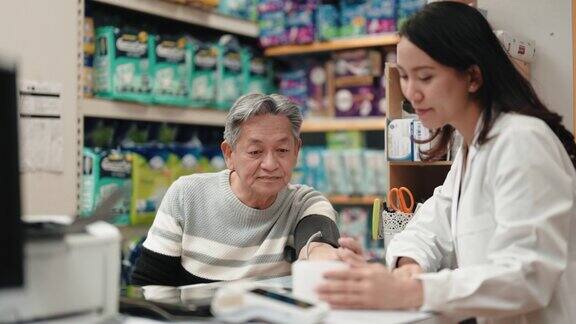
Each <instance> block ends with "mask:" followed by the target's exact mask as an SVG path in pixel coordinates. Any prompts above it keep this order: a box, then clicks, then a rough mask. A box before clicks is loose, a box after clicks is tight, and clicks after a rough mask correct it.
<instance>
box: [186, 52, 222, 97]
mask: <svg viewBox="0 0 576 324" xmlns="http://www.w3.org/2000/svg"><path fill="white" fill-rule="evenodd" d="M189 43H190V46H189V49H188V50H189V51H190V56H191V58H192V65H191V71H190V73H191V78H190V86H191V89H190V105H191V106H192V107H208V106H211V105H213V104H214V102H215V101H216V74H217V71H218V64H217V63H218V47H217V46H216V45H214V44H212V43H201V42H189Z"/></svg>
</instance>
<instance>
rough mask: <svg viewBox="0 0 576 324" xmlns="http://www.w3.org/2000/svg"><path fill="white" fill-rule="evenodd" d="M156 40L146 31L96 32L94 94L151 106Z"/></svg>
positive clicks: (106, 29) (105, 28) (101, 29)
mask: <svg viewBox="0 0 576 324" xmlns="http://www.w3.org/2000/svg"><path fill="white" fill-rule="evenodd" d="M152 44H153V40H152V38H151V37H150V35H149V34H148V32H146V31H145V30H143V29H139V28H133V27H123V28H119V27H115V26H103V27H98V28H97V29H96V52H95V55H94V80H93V82H94V91H95V94H96V95H97V96H99V97H104V98H109V99H119V100H129V101H137V102H142V103H150V102H151V101H152V95H151V87H152V82H151V66H150V57H151V55H153V46H152Z"/></svg>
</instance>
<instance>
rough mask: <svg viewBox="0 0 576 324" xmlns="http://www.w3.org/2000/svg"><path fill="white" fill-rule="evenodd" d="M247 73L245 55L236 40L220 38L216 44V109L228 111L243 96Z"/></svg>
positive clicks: (225, 36)
mask: <svg viewBox="0 0 576 324" xmlns="http://www.w3.org/2000/svg"><path fill="white" fill-rule="evenodd" d="M247 71H248V67H247V60H246V54H245V53H244V50H243V49H242V48H241V47H240V45H239V43H238V40H237V39H236V38H234V37H233V36H231V35H224V36H222V37H221V38H220V41H219V42H218V74H217V77H216V81H217V84H218V86H217V88H216V89H217V90H216V108H217V109H220V110H228V109H230V107H231V106H232V104H234V102H235V101H236V99H238V98H239V97H240V96H241V95H242V94H243V93H242V91H243V90H244V89H245V85H244V81H245V80H246V73H247Z"/></svg>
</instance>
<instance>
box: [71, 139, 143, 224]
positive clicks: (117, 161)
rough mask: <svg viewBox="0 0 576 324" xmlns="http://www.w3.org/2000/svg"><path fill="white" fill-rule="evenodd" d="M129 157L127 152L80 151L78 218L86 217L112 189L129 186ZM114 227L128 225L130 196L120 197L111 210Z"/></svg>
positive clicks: (90, 214)
mask: <svg viewBox="0 0 576 324" xmlns="http://www.w3.org/2000/svg"><path fill="white" fill-rule="evenodd" d="M131 177H132V157H131V155H130V153H128V152H121V151H119V150H101V149H98V148H84V150H83V157H82V180H81V181H82V182H81V183H82V187H81V194H80V217H90V216H92V213H93V212H94V210H95V209H96V207H97V206H98V204H99V203H100V201H102V200H103V199H104V198H105V197H106V196H107V195H109V194H110V193H112V192H113V191H114V190H115V189H116V188H122V187H124V188H126V187H128V188H129V187H130V185H131ZM113 213H114V218H113V219H112V223H114V224H116V225H127V224H130V218H129V215H130V197H122V198H121V199H120V201H119V202H118V203H116V205H115V206H114V207H113Z"/></svg>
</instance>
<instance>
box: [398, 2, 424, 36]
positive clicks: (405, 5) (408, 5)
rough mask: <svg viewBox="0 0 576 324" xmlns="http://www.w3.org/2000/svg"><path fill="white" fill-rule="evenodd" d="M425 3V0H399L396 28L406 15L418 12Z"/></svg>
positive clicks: (404, 19) (406, 17) (400, 24)
mask: <svg viewBox="0 0 576 324" xmlns="http://www.w3.org/2000/svg"><path fill="white" fill-rule="evenodd" d="M425 5H426V0H400V1H399V2H398V10H397V28H398V29H400V26H402V24H403V23H404V21H406V19H408V17H410V16H412V15H413V14H415V13H416V12H418V11H419V10H420V9H422V7H424V6H425Z"/></svg>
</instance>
